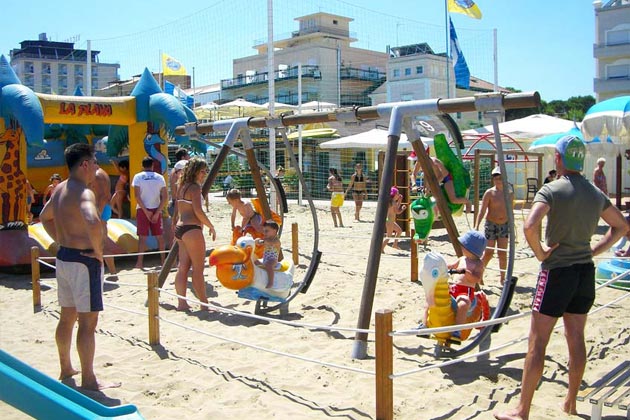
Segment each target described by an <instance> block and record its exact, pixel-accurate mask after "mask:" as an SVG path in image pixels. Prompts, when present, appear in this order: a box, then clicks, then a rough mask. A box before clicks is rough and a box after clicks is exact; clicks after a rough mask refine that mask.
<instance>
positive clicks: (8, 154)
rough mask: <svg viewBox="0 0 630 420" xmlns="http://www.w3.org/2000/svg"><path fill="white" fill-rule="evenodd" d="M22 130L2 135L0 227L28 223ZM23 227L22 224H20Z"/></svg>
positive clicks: (0, 147) (0, 136)
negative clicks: (22, 164) (22, 162)
mask: <svg viewBox="0 0 630 420" xmlns="http://www.w3.org/2000/svg"><path fill="white" fill-rule="evenodd" d="M21 134H22V130H19V129H18V130H15V129H8V130H6V131H5V132H4V133H0V196H1V197H2V208H1V211H0V225H2V228H6V227H7V225H8V224H9V223H10V222H22V223H26V176H25V175H24V172H22V170H21V168H20V136H21ZM20 225H21V226H23V225H22V224H20Z"/></svg>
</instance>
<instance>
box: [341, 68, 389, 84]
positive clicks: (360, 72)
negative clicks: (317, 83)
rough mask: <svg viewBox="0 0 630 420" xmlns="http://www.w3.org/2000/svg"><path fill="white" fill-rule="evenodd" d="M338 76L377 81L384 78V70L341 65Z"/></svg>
mask: <svg viewBox="0 0 630 420" xmlns="http://www.w3.org/2000/svg"><path fill="white" fill-rule="evenodd" d="M340 76H341V78H342V79H354V80H369V81H378V80H381V79H383V78H385V72H382V71H378V70H364V69H358V68H354V67H342V68H341V71H340Z"/></svg>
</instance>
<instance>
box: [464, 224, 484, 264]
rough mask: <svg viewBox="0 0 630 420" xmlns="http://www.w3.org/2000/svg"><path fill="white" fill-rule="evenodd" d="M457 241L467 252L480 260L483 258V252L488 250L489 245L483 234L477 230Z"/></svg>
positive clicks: (467, 233) (469, 232)
mask: <svg viewBox="0 0 630 420" xmlns="http://www.w3.org/2000/svg"><path fill="white" fill-rule="evenodd" d="M457 239H458V240H459V243H460V244H462V246H463V247H464V248H466V250H467V251H469V252H471V253H472V254H474V255H476V256H477V257H479V258H481V257H483V252H484V251H485V250H486V244H487V243H488V242H487V240H486V237H485V236H484V235H483V233H481V232H479V231H477V230H470V231H468V232H466V233H464V234H463V235H462V236H460V237H459V238H457Z"/></svg>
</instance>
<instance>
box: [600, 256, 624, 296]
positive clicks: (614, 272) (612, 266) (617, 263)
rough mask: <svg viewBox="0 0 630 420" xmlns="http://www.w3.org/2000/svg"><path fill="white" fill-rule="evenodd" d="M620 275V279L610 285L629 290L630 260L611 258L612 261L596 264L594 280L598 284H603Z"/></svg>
mask: <svg viewBox="0 0 630 420" xmlns="http://www.w3.org/2000/svg"><path fill="white" fill-rule="evenodd" d="M624 273H625V274H624ZM620 275H621V277H620V278H619V279H618V280H616V281H614V282H613V283H611V284H610V285H611V286H612V287H617V288H620V289H624V290H628V289H630V259H628V258H613V259H612V260H609V261H602V262H600V263H599V264H597V270H596V271H595V278H596V280H597V282H598V283H605V282H606V281H608V280H610V279H612V278H614V277H617V276H620Z"/></svg>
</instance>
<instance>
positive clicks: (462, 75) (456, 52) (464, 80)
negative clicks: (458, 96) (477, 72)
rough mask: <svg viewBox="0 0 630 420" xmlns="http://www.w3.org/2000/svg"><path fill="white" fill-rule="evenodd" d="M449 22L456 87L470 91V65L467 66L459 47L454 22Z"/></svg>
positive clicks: (449, 19)
mask: <svg viewBox="0 0 630 420" xmlns="http://www.w3.org/2000/svg"><path fill="white" fill-rule="evenodd" d="M448 21H449V23H450V26H451V28H450V33H451V60H453V67H454V70H455V85H456V86H457V87H459V88H463V89H468V88H470V70H468V64H466V59H465V58H464V54H462V50H461V48H460V47H459V41H458V40H457V34H456V33H455V27H454V26H453V21H452V20H451V18H450V17H449V18H448Z"/></svg>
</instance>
